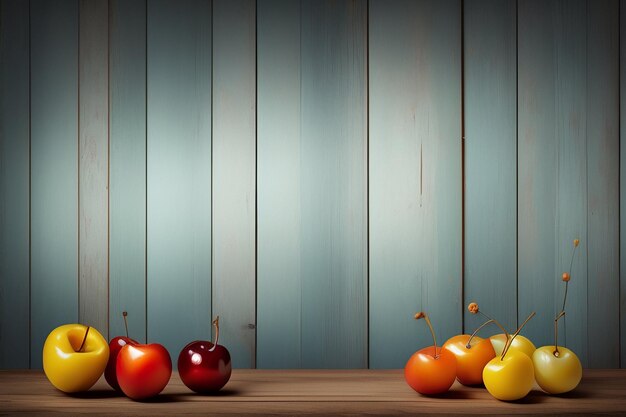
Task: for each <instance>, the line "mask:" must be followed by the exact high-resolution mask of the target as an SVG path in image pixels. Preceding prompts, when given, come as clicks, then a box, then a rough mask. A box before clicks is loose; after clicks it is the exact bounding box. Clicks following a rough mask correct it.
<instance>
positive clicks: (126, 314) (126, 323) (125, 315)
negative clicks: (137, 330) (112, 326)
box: [122, 311, 128, 337]
mask: <svg viewBox="0 0 626 417" xmlns="http://www.w3.org/2000/svg"><path fill="white" fill-rule="evenodd" d="M122 316H124V327H125V328H126V337H128V321H127V320H126V317H127V316H128V312H126V311H122Z"/></svg>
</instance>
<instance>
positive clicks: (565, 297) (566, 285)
mask: <svg viewBox="0 0 626 417" xmlns="http://www.w3.org/2000/svg"><path fill="white" fill-rule="evenodd" d="M568 284H569V282H565V294H564V295H563V307H561V313H562V312H564V311H565V302H566V301H567V287H568V286H569V285H568Z"/></svg>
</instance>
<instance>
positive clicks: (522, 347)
mask: <svg viewBox="0 0 626 417" xmlns="http://www.w3.org/2000/svg"><path fill="white" fill-rule="evenodd" d="M509 337H510V335H509ZM489 339H490V340H491V344H492V345H493V350H495V351H496V357H499V356H500V355H502V349H504V345H505V344H506V340H507V339H506V336H505V335H504V334H502V333H500V334H497V335H495V336H491V337H490V338H489ZM535 349H536V348H535V345H534V344H533V342H531V341H530V340H529V339H527V338H525V337H524V336H521V335H517V336H516V337H515V339H513V343H511V347H510V348H509V350H510V351H513V350H519V351H521V352H524V353H525V354H526V355H528V357H529V358H532V357H533V353H534V352H535Z"/></svg>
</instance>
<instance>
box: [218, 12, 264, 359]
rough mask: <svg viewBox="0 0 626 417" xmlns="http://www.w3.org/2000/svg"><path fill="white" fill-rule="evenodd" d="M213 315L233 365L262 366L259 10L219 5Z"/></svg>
mask: <svg viewBox="0 0 626 417" xmlns="http://www.w3.org/2000/svg"><path fill="white" fill-rule="evenodd" d="M213 13H214V20H213V22H214V27H213V60H214V61H213V62H214V66H213V136H214V142H213V152H214V158H213V161H214V164H215V165H214V170H213V175H214V177H213V178H214V180H213V226H214V233H213V239H214V242H213V314H214V315H220V317H221V321H220V323H222V327H221V332H220V334H221V336H220V338H221V340H222V341H223V342H224V343H225V344H226V345H227V346H228V347H229V350H230V353H231V356H232V359H233V366H234V367H237V368H249V367H255V349H256V348H255V330H254V327H255V325H256V321H255V320H256V318H255V311H256V306H255V299H256V295H255V275H256V271H255V263H256V254H255V238H256V231H255V228H256V226H255V222H256V220H255V205H256V195H255V191H256V188H255V181H256V179H255V177H256V117H255V116H256V78H255V77H256V71H255V54H256V24H255V22H256V14H255V13H256V10H255V2H254V1H251V0H236V1H226V0H216V1H215V3H214V4H213Z"/></svg>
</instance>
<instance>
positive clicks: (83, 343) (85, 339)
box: [77, 326, 91, 352]
mask: <svg viewBox="0 0 626 417" xmlns="http://www.w3.org/2000/svg"><path fill="white" fill-rule="evenodd" d="M90 328H91V327H89V326H87V330H86V331H85V336H83V342H82V343H81V344H80V347H79V348H78V350H77V352H80V351H82V350H83V347H84V346H85V342H86V341H87V335H88V334H89V329H90Z"/></svg>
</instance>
